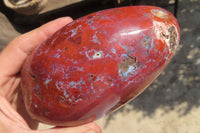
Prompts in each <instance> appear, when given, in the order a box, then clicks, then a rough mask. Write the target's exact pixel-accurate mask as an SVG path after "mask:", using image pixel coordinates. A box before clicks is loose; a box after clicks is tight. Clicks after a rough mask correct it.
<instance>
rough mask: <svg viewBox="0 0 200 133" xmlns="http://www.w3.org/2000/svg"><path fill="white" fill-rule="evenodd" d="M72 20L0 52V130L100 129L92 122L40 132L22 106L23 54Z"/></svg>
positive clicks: (28, 132)
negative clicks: (21, 72) (21, 76)
mask: <svg viewBox="0 0 200 133" xmlns="http://www.w3.org/2000/svg"><path fill="white" fill-rule="evenodd" d="M71 21H72V19H71V18H69V17H67V18H61V19H57V20H54V21H52V22H50V23H48V24H45V25H44V26H42V27H40V28H38V29H35V30H33V31H31V32H29V33H26V34H24V35H22V36H19V37H17V38H16V39H14V40H13V41H12V42H11V43H10V44H9V45H8V46H7V47H6V48H5V49H4V50H3V51H2V52H1V53H0V133H2V132H3V133H4V132H8V133H15V132H16V131H17V132H20V133H32V132H37V133H39V132H41V133H55V132H60V133H64V132H65V133H67V132H68V133H71V132H73V133H84V132H89V131H97V132H98V133H100V132H101V129H100V128H99V127H98V126H97V125H96V124H94V123H89V124H85V125H82V126H77V127H70V128H64V127H63V128H61V127H60V128H58V127H57V128H54V129H47V130H43V131H33V130H32V129H36V128H37V125H38V122H37V121H35V120H33V119H31V117H30V116H29V115H28V113H27V112H26V109H25V105H24V101H23V98H22V93H21V89H20V80H21V78H20V71H21V67H22V65H23V63H24V61H25V59H26V57H27V56H28V55H29V54H30V53H31V51H32V50H33V49H34V48H35V47H36V46H38V45H40V44H41V43H42V42H43V41H45V40H46V39H47V38H48V37H49V36H51V35H52V34H53V33H54V32H55V31H56V30H58V29H59V28H61V27H63V26H64V25H65V24H67V23H69V22H71Z"/></svg>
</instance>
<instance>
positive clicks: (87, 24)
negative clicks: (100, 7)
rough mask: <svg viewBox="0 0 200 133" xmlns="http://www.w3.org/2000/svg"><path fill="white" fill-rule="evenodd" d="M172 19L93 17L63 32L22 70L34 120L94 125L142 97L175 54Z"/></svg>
mask: <svg viewBox="0 0 200 133" xmlns="http://www.w3.org/2000/svg"><path fill="white" fill-rule="evenodd" d="M179 39H180V31H179V26H178V23H177V21H176V19H175V17H174V16H173V15H172V14H171V13H169V12H168V11H166V10H164V9H162V8H158V7H153V6H130V7H121V8H114V9H108V10H104V11H99V12H95V13H92V14H89V15H87V16H84V17H82V18H79V19H77V20H75V21H73V22H71V23H70V24H68V25H66V26H64V27H63V28H61V29H60V30H58V31H57V32H56V33H55V34H54V35H52V36H51V37H50V38H49V39H48V40H46V41H45V42H44V43H43V44H41V46H40V47H38V48H37V49H35V50H34V51H33V53H32V54H31V55H30V56H29V57H28V58H27V60H26V62H25V64H24V66H23V69H22V83H21V85H22V92H23V95H24V100H25V105H26V109H27V111H28V112H29V114H30V115H31V117H32V118H34V119H36V120H39V121H41V122H45V123H48V124H53V125H58V126H75V125H80V124H84V123H87V122H90V121H93V120H95V119H98V118H100V117H102V116H104V115H106V114H108V113H110V112H112V111H113V110H115V109H116V108H118V107H120V106H121V105H123V104H124V103H126V102H127V101H129V100H131V99H133V98H134V97H136V96H137V95H138V94H139V93H141V92H142V91H143V90H144V89H145V88H146V87H147V86H148V85H149V84H150V83H151V82H152V81H153V80H154V79H155V78H156V77H157V76H158V75H159V74H160V73H161V72H162V70H163V69H164V68H165V67H166V65H167V64H168V63H169V61H170V59H171V58H172V56H173V55H174V53H175V50H176V48H177V46H178V43H179Z"/></svg>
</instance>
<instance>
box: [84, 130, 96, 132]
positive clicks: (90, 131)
mask: <svg viewBox="0 0 200 133" xmlns="http://www.w3.org/2000/svg"><path fill="white" fill-rule="evenodd" d="M86 133H97V132H96V131H94V130H89V131H87V132H86Z"/></svg>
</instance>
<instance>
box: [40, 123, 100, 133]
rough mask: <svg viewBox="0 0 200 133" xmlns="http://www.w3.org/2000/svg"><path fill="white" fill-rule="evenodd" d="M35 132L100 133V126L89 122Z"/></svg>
mask: <svg viewBox="0 0 200 133" xmlns="http://www.w3.org/2000/svg"><path fill="white" fill-rule="evenodd" d="M37 133H102V131H101V128H100V127H99V126H98V125H97V124H95V123H89V124H85V125H81V126H77V127H65V128H63V127H62V128H60V127H59V128H52V129H47V130H40V131H39V132H37Z"/></svg>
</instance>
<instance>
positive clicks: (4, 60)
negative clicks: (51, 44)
mask: <svg viewBox="0 0 200 133" xmlns="http://www.w3.org/2000/svg"><path fill="white" fill-rule="evenodd" d="M71 21H72V19H71V18H70V17H64V18H60V19H56V20H54V21H51V22H49V23H47V24H45V25H43V26H41V27H39V28H37V29H35V30H33V31H30V32H28V33H26V34H23V35H21V36H19V37H17V38H15V39H14V40H13V41H11V42H10V44H9V45H8V46H7V47H6V48H5V49H4V50H3V51H2V53H1V54H0V62H1V63H0V76H2V75H5V76H10V75H14V74H16V73H18V72H19V71H20V69H21V66H22V64H23V62H24V61H25V59H26V57H27V56H28V55H29V54H30V53H31V51H32V50H33V49H34V48H35V47H36V46H38V45H40V44H41V43H42V42H44V41H45V40H46V39H47V38H48V37H50V36H51V35H52V34H53V33H54V32H56V31H57V30H58V29H60V28H61V27H63V26H64V25H66V24H68V23H70V22H71Z"/></svg>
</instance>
